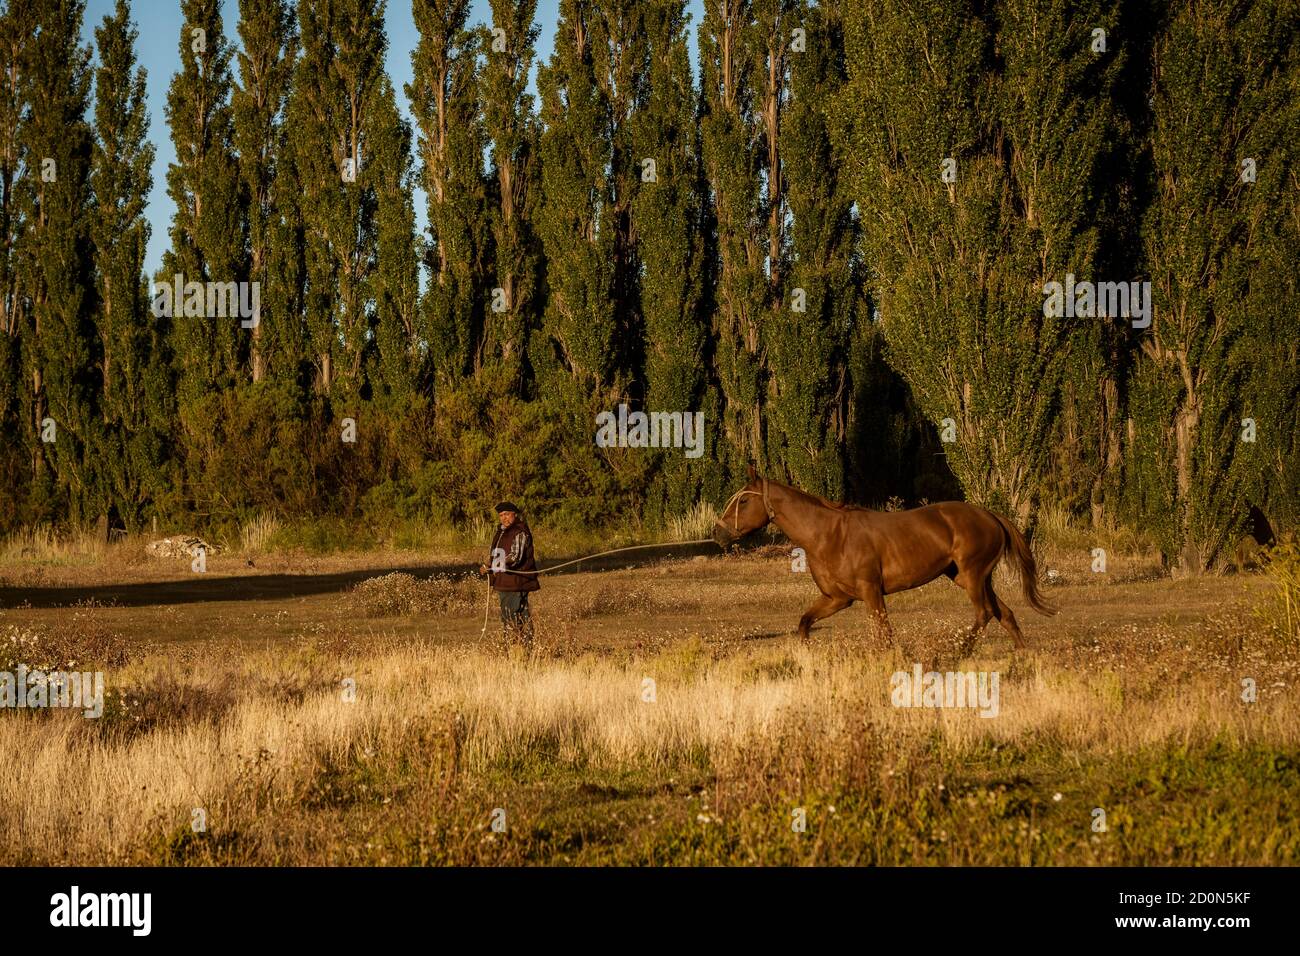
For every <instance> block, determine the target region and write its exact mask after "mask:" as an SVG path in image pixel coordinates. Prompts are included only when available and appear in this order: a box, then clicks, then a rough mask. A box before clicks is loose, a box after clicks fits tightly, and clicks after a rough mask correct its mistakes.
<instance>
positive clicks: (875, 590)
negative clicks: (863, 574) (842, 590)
mask: <svg viewBox="0 0 1300 956" xmlns="http://www.w3.org/2000/svg"><path fill="white" fill-rule="evenodd" d="M858 596H859V597H861V598H862V603H863V604H865V605H866V606H867V610H868V611H870V612H871V616H872V618H873V619H874V620H875V622H876V626H877V627H878V628H880V630H881V631H882V632H883V633H884V635H885V640H887V641H889V644H890V646H891V647H892V646H893V645H894V626H893V625H892V624H890V623H889V615H888V613H886V611H885V592H884V589H883V588H882V587H881V586H880V582H879V581H863V582H861V583H860V584H859V585H858Z"/></svg>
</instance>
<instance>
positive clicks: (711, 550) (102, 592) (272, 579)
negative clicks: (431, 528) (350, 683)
mask: <svg viewBox="0 0 1300 956" xmlns="http://www.w3.org/2000/svg"><path fill="white" fill-rule="evenodd" d="M718 553H719V552H718V546H717V545H715V544H711V543H710V544H694V545H682V544H664V545H657V546H653V547H647V548H646V549H645V550H644V551H636V552H632V553H629V554H612V555H608V556H606V557H601V558H590V559H584V560H582V561H579V562H578V563H577V564H572V565H569V566H568V567H566V568H563V569H561V570H559V571H556V572H555V574H557V575H559V574H579V573H587V572H591V571H617V570H621V569H624V568H634V567H638V566H640V565H645V564H650V563H652V562H654V561H661V560H666V559H682V558H693V557H700V556H704V557H709V556H717V555H718ZM568 560H571V559H569V558H555V559H554V560H545V561H540V562H538V565H539V567H540V568H541V569H542V570H545V569H546V568H548V567H553V566H555V565H558V564H564V563H565V562H566V561H568ZM477 569H478V566H477V565H476V564H467V563H465V562H456V563H432V564H425V565H413V566H406V567H392V568H365V569H362V570H359V571H340V572H335V573H331V574H253V575H239V576H227V577H209V576H207V575H202V574H195V575H194V576H193V578H192V579H187V580H183V581H149V582H141V583H137V584H105V585H102V586H98V587H96V586H90V585H77V586H56V587H0V608H15V607H24V606H25V607H32V608H53V607H68V606H71V605H74V604H77V603H80V602H84V601H91V600H94V601H96V602H99V603H101V604H112V605H114V606H117V607H147V606H151V605H163V604H196V603H201V602H204V601H277V600H283V599H284V598H292V597H307V596H309V595H313V594H328V593H332V592H337V591H346V590H347V589H349V588H351V587H353V586H354V585H356V584H358V583H359V582H361V581H364V580H366V579H367V578H373V577H375V576H377V575H381V574H390V573H392V572H395V571H396V572H403V573H406V574H411V575H414V576H415V577H428V576H429V575H431V574H450V575H464V574H473V573H475V572H476V571H477Z"/></svg>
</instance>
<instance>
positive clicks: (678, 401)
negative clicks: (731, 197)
mask: <svg viewBox="0 0 1300 956" xmlns="http://www.w3.org/2000/svg"><path fill="white" fill-rule="evenodd" d="M641 9H642V18H643V23H644V24H645V36H646V37H647V39H648V42H649V49H648V51H647V52H648V56H649V68H648V71H647V74H646V78H645V82H646V90H645V93H644V102H643V105H642V106H641V108H640V109H639V110H638V111H637V113H636V115H635V116H634V117H633V120H632V127H633V134H632V150H633V153H632V154H633V157H634V158H640V159H641V160H642V161H644V160H645V159H650V160H652V161H653V163H654V167H653V178H651V179H650V180H649V181H645V180H646V179H647V176H648V175H649V171H647V173H646V174H643V176H642V180H643V181H642V182H641V183H640V184H639V186H638V188H637V191H636V194H635V196H634V198H633V200H632V209H631V225H632V238H633V241H634V243H635V251H636V256H637V260H638V262H639V263H640V281H639V284H638V290H637V291H638V296H639V306H640V312H641V316H642V319H643V322H644V327H645V333H644V334H645V360H644V368H643V370H642V375H643V377H644V380H645V406H646V408H647V409H648V410H651V411H667V412H678V411H680V412H686V413H695V412H700V411H703V412H705V415H706V418H705V423H704V427H705V430H706V434H705V435H704V436H700V437H701V440H705V439H712V440H714V441H716V439H717V437H718V434H719V431H720V429H719V423H718V422H717V421H716V420H715V419H714V415H715V414H716V408H715V407H710V408H707V410H706V407H705V406H706V403H707V400H708V395H707V392H706V384H707V377H706V376H707V371H708V369H707V366H708V353H707V350H708V346H709V342H708V336H709V325H708V320H709V317H708V315H707V314H706V313H705V303H706V298H705V294H704V288H705V282H706V280H707V268H708V265H707V263H706V261H705V257H706V255H707V248H706V245H705V229H706V223H705V218H704V208H705V203H706V202H707V193H706V190H705V184H704V180H703V172H702V169H701V166H700V161H699V133H698V127H697V124H696V111H697V108H698V103H697V99H696V96H695V93H694V88H693V84H692V81H691V61H690V51H689V49H688V32H687V18H686V10H685V4H684V3H683V2H682V0H654V2H651V3H647V4H644V5H642V8H641ZM706 449H707V453H706V455H703V456H701V458H700V459H696V460H692V459H688V458H686V457H685V455H684V454H683V450H682V449H679V448H669V449H665V450H664V451H662V452H660V453H659V454H658V455H657V458H658V478H657V482H656V485H657V487H656V488H652V489H650V496H651V501H650V505H651V507H650V509H649V514H650V517H651V518H654V517H656V516H658V515H662V514H663V513H664V512H666V513H667V514H670V515H671V514H681V513H683V512H685V511H687V510H688V509H689V508H690V506H691V505H692V504H693V503H694V502H695V501H696V500H698V498H699V496H700V494H701V492H702V490H703V491H704V493H705V494H707V495H709V496H710V497H713V496H714V495H716V493H717V492H718V491H720V488H719V487H718V485H719V476H718V475H717V473H716V472H717V469H716V468H713V467H712V465H713V452H714V451H715V449H714V448H713V447H709V446H708V445H707V444H706Z"/></svg>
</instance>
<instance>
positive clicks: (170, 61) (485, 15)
mask: <svg viewBox="0 0 1300 956" xmlns="http://www.w3.org/2000/svg"><path fill="white" fill-rule="evenodd" d="M114 4H115V0H88V2H87V4H86V19H85V24H84V27H83V33H84V36H85V40H86V42H87V43H91V44H93V42H94V37H95V28H96V27H97V26H99V25H100V23H102V22H103V19H104V17H105V16H106V15H108V14H111V13H112V11H113V7H114ZM131 8H132V16H133V18H134V20H135V24H136V28H137V29H138V30H139V31H140V37H139V39H138V40H137V42H136V56H137V57H138V58H139V60H140V64H141V65H142V66H144V68H145V69H146V70H148V71H149V78H148V98H149V114H150V119H151V125H150V138H151V139H152V141H153V143H154V146H155V148H156V150H157V152H156V156H155V158H154V169H153V179H154V182H153V192H151V193H150V195H149V210H148V217H149V222H150V223H151V225H152V227H153V231H152V235H151V236H150V238H149V248H148V253H147V255H146V258H145V274H146V275H149V276H152V275H153V274H154V272H155V270H156V269H157V268H158V267H159V266H160V265H161V263H162V254H163V250H164V249H166V248H167V245H168V241H169V240H168V236H167V230H168V227H169V226H170V224H171V218H172V212H173V207H172V203H171V200H170V199H169V198H168V196H167V167H168V166H169V165H170V164H171V163H172V162H173V160H175V158H176V153H175V151H174V150H173V149H172V143H171V137H170V136H169V135H168V131H167V88H168V86H170V85H171V81H172V76H173V74H175V73H176V71H177V70H179V69H180V31H181V12H180V3H179V0H134V2H133V3H132V4H131ZM687 9H688V10H689V11H690V13H691V17H692V19H691V24H690V36H691V50H692V53H694V52H695V31H696V29H697V28H698V26H699V23H700V20H701V18H702V17H703V0H688V3H687ZM491 16H492V9H491V7H490V5H489V3H488V0H471V4H470V19H471V21H472V22H473V23H476V24H477V23H487V22H488V21H489V20H490V19H491ZM558 16H559V0H539V2H538V5H537V20H536V22H537V25H538V26H539V27H540V29H541V33H540V35H539V36H538V38H537V55H538V58H539V59H543V60H544V59H547V58H549V57H550V55H551V50H552V49H553V47H554V43H553V40H554V35H555V24H556V20H557V19H558ZM222 17H223V20H224V27H225V32H226V36H227V38H230V39H232V40H233V41H235V42H237V41H238V36H237V34H236V32H235V28H236V26H237V24H238V20H239V6H238V2H237V0H223V4H222ZM386 23H387V26H388V75H389V77H390V78H391V79H392V81H393V87H394V88H395V89H396V90H397V101H398V105H399V106H400V107H401V109H402V111H403V113H404V114H405V115H406V118H407V120H408V121H409V120H410V119H411V111H410V103H409V102H408V101H407V99H406V94H405V91H404V87H405V84H406V83H408V82H409V81H410V79H411V51H412V50H414V49H415V44H416V41H417V39H418V36H417V34H416V31H415V21H414V19H413V18H412V16H411V4H410V0H389V3H388V7H387V15H386ZM235 71H236V76H237V75H238V72H237V67H236V68H235ZM533 92H534V94H536V63H534V73H533ZM415 214H416V228H417V229H419V230H421V231H423V229H424V227H425V223H426V220H425V215H424V197H423V195H422V194H420V195H417V197H416V202H415Z"/></svg>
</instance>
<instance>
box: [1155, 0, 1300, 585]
mask: <svg viewBox="0 0 1300 956" xmlns="http://www.w3.org/2000/svg"><path fill="white" fill-rule="evenodd" d="M1297 22H1298V20H1297V6H1296V4H1295V3H1294V2H1290V0H1276V2H1275V0H1261V2H1256V3H1250V4H1243V5H1240V6H1235V7H1216V6H1209V7H1206V6H1202V5H1200V4H1195V3H1186V2H1179V3H1175V4H1173V6H1172V8H1171V10H1170V16H1169V20H1168V23H1167V25H1166V28H1165V30H1164V32H1163V33H1162V35H1161V37H1160V39H1159V40H1158V41H1157V42H1156V44H1155V49H1154V53H1153V61H1154V76H1155V82H1154V85H1153V90H1152V103H1153V126H1152V136H1151V140H1150V142H1151V151H1152V163H1153V166H1154V172H1155V193H1154V196H1153V197H1152V202H1151V204H1150V205H1149V207H1148V208H1147V211H1146V218H1145V222H1144V229H1143V240H1144V247H1145V250H1144V251H1145V253H1146V257H1147V260H1148V262H1149V264H1150V269H1151V277H1152V291H1153V296H1154V298H1155V313H1154V321H1153V322H1152V326H1151V329H1150V335H1149V337H1148V338H1146V339H1145V340H1144V342H1143V355H1142V361H1141V362H1140V363H1139V365H1138V367H1137V368H1136V370H1135V373H1134V378H1135V382H1136V383H1137V388H1138V391H1139V392H1140V394H1141V395H1142V396H1143V398H1145V399H1147V401H1146V402H1145V403H1144V404H1142V405H1141V406H1139V408H1138V417H1139V419H1140V420H1141V421H1142V424H1143V426H1144V432H1145V434H1144V437H1145V438H1146V439H1147V440H1146V441H1145V442H1144V443H1140V444H1139V443H1134V444H1133V445H1132V447H1131V449H1130V455H1131V456H1132V458H1133V459H1134V463H1135V464H1134V467H1135V468H1136V469H1137V470H1139V471H1140V472H1143V473H1144V475H1145V476H1146V477H1145V479H1144V482H1145V488H1146V489H1147V491H1148V494H1147V501H1146V502H1144V503H1145V504H1148V505H1149V506H1153V511H1154V514H1155V516H1156V518H1157V520H1158V521H1159V523H1160V530H1161V538H1162V542H1163V546H1164V550H1165V554H1166V556H1167V558H1168V559H1169V561H1170V563H1171V564H1174V565H1175V566H1176V568H1177V569H1179V570H1181V571H1183V572H1189V573H1197V572H1200V571H1203V570H1205V569H1206V568H1208V567H1210V566H1211V565H1213V564H1215V563H1216V562H1217V561H1218V560H1219V559H1220V558H1221V557H1222V556H1223V553H1224V551H1225V548H1226V546H1227V545H1228V543H1229V542H1230V541H1231V540H1232V539H1233V537H1234V535H1237V534H1240V532H1241V530H1242V529H1243V526H1244V523H1245V518H1246V514H1247V511H1248V505H1249V504H1251V503H1253V504H1256V505H1257V506H1261V507H1264V508H1268V509H1270V510H1272V511H1273V513H1274V514H1276V515H1277V516H1279V517H1285V518H1286V519H1288V520H1294V516H1295V514H1296V510H1297V509H1296V500H1297V490H1296V489H1297V485H1296V483H1295V481H1294V478H1295V471H1294V469H1295V464H1294V462H1295V456H1294V453H1293V452H1294V448H1295V441H1296V431H1297V428H1296V426H1297V423H1298V422H1300V419H1297V403H1296V398H1297V396H1298V395H1300V366H1298V365H1297V361H1296V354H1297V353H1296V343H1295V340H1294V316H1293V315H1292V316H1290V317H1286V318H1284V314H1285V313H1286V312H1289V311H1293V310H1292V309H1291V308H1289V307H1288V306H1286V305H1282V303H1286V302H1291V303H1293V302H1294V300H1295V293H1296V269H1295V268H1294V264H1295V249H1296V242H1295V240H1296V236H1297V209H1300V204H1298V201H1297V193H1296V190H1295V183H1294V178H1295V172H1294V170H1295V167H1296V164H1297V162H1300V155H1297V141H1296V136H1295V130H1296V128H1297V124H1300V101H1298V100H1297V96H1296V92H1297V75H1298V74H1300V68H1298V67H1300V27H1297ZM1247 160H1252V161H1253V164H1254V168H1255V174H1256V178H1255V181H1254V182H1246V181H1245V180H1246V174H1245V170H1244V168H1243V164H1244V163H1245V161H1247ZM1189 223H1194V227H1192V228H1189V225H1188V224H1189ZM1245 419H1252V420H1253V421H1254V423H1255V429H1256V431H1257V436H1256V438H1255V440H1254V441H1253V442H1252V441H1250V440H1249V438H1248V437H1247V435H1248V427H1247V425H1246V423H1245ZM1288 480H1290V484H1289V485H1288V484H1287V481H1288Z"/></svg>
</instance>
